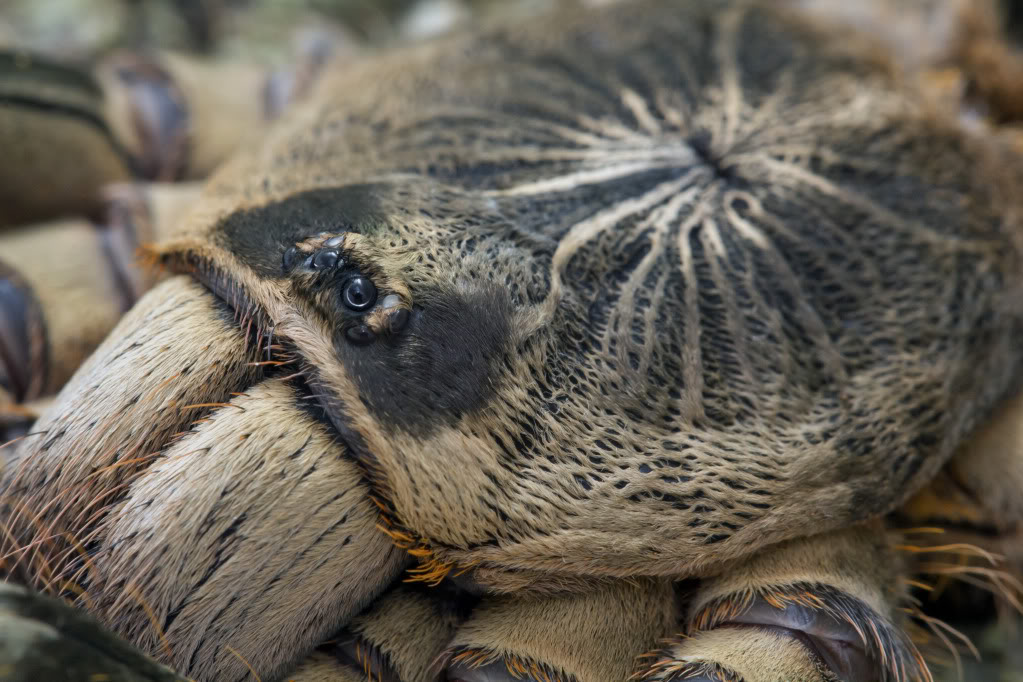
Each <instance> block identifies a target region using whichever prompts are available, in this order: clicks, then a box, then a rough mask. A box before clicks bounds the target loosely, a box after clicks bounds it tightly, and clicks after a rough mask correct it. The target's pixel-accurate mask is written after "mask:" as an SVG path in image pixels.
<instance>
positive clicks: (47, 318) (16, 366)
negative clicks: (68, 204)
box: [0, 184, 199, 412]
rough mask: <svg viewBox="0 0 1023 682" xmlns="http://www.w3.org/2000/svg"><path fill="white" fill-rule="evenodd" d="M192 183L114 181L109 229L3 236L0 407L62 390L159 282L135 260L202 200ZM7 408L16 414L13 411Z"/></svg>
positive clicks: (67, 227) (42, 227) (37, 228)
mask: <svg viewBox="0 0 1023 682" xmlns="http://www.w3.org/2000/svg"><path fill="white" fill-rule="evenodd" d="M198 192H199V188H198V186H197V185H194V184H184V185H180V186H179V185H132V184H124V185H111V186H109V187H108V188H107V189H106V192H105V194H106V200H105V209H104V213H105V216H106V219H105V220H104V223H103V224H99V225H97V224H93V223H90V222H89V221H87V220H84V219H81V220H64V221H59V222H52V223H41V224H35V225H26V226H23V227H21V228H19V229H16V230H10V231H7V232H4V233H2V234H0V391H3V392H5V393H6V394H7V396H6V398H4V397H3V395H2V394H0V404H6V405H10V404H11V403H23V402H26V401H32V400H36V399H38V398H40V397H42V396H48V395H52V394H54V393H56V391H58V390H60V388H61V387H62V386H63V385H64V383H65V382H66V381H67V380H68V379H69V378H70V377H71V375H72V374H73V373H74V372H75V370H77V369H78V366H79V365H80V364H81V363H82V362H83V361H84V360H85V358H86V357H88V356H89V355H90V354H91V353H92V352H93V351H94V350H95V349H96V347H97V346H98V345H99V343H100V341H102V340H103V338H104V337H105V336H106V335H107V334H108V333H109V332H110V330H111V329H113V327H114V325H115V324H116V323H117V321H118V320H119V319H120V317H121V315H122V314H124V312H125V311H127V310H128V308H130V307H131V306H132V305H133V304H134V303H135V301H136V300H137V299H138V298H139V297H140V296H141V295H142V294H143V293H145V292H146V291H147V290H148V289H149V288H150V287H152V285H153V284H154V283H155V280H156V276H155V273H153V272H151V271H149V270H148V269H146V268H144V267H143V266H141V265H140V264H139V262H138V260H137V256H138V250H139V247H140V246H141V245H142V244H145V243H148V242H152V241H155V240H158V239H160V238H162V237H165V236H166V235H167V233H168V232H169V231H170V230H171V229H172V228H173V226H174V225H175V224H176V222H177V220H178V219H179V218H180V216H181V215H182V213H183V212H184V211H185V210H187V208H188V207H189V206H191V204H192V203H193V201H194V200H195V198H196V197H197V196H198ZM6 411H8V412H9V411H10V408H8V409H7V410H6Z"/></svg>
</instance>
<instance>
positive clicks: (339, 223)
mask: <svg viewBox="0 0 1023 682" xmlns="http://www.w3.org/2000/svg"><path fill="white" fill-rule="evenodd" d="M382 187H384V185H382V184H360V185H348V186H346V187H334V188H329V189H315V190H309V191H306V192H300V193H298V194H295V195H292V196H290V197H288V198H287V199H284V200H282V201H278V202H274V203H272V204H267V205H266V206H261V207H259V208H252V209H248V210H244V211H239V212H237V213H233V214H231V215H230V216H228V217H227V218H225V219H224V220H223V221H221V222H220V224H219V225H217V227H216V228H215V229H214V238H215V239H218V240H219V241H221V242H222V244H223V246H224V247H225V248H226V249H227V250H229V251H230V252H231V253H233V254H234V255H235V257H236V258H238V259H239V260H240V261H241V262H242V263H244V264H245V265H247V266H248V267H250V268H252V270H253V271H254V272H255V273H256V274H257V275H259V276H261V277H266V278H277V277H280V276H281V264H282V263H283V262H284V254H285V251H286V250H287V249H288V248H289V247H291V246H294V245H295V243H297V242H300V241H302V240H303V239H305V238H307V237H309V236H310V235H314V234H317V233H319V232H345V231H348V232H358V233H362V234H365V233H366V232H368V231H370V230H372V229H373V228H374V226H375V225H377V224H379V223H381V222H383V220H384V219H385V215H384V213H383V211H382V210H381V208H380V204H379V202H378V201H377V198H376V196H375V194H376V193H377V192H378V191H379V189H380V188H382Z"/></svg>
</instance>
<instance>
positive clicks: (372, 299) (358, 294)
mask: <svg viewBox="0 0 1023 682" xmlns="http://www.w3.org/2000/svg"><path fill="white" fill-rule="evenodd" d="M341 300H342V301H344V304H345V305H346V306H348V307H349V308H351V309H352V310H354V311H356V312H362V311H364V310H368V309H369V308H371V307H373V304H374V303H376V302H377V288H376V285H374V284H373V282H371V281H370V280H369V279H367V278H365V277H362V276H361V275H356V276H355V277H352V278H351V279H350V280H348V281H347V282H345V287H344V289H342V290H341Z"/></svg>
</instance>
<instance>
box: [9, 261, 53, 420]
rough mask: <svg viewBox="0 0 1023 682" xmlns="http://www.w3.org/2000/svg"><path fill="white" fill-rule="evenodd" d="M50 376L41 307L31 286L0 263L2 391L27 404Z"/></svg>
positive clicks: (39, 393)
mask: <svg viewBox="0 0 1023 682" xmlns="http://www.w3.org/2000/svg"><path fill="white" fill-rule="evenodd" d="M48 375H49V343H48V339H47V333H46V321H45V318H44V317H43V309H42V306H41V305H40V304H39V300H38V299H37V298H36V296H35V293H34V292H33V291H32V287H31V286H29V284H28V282H26V281H25V279H24V278H23V277H22V276H21V275H20V274H18V272H17V271H16V270H14V269H13V268H11V267H9V266H7V265H5V264H4V263H3V262H0V388H2V389H3V390H5V391H7V392H9V393H10V394H11V395H12V396H13V397H14V400H15V401H16V402H25V401H27V400H32V399H35V398H38V397H39V396H40V395H42V391H43V389H44V388H45V386H46V381H47V377H48Z"/></svg>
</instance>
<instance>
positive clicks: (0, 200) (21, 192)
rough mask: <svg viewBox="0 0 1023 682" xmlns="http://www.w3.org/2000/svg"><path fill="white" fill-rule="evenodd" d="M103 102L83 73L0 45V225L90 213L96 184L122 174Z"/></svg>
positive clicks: (122, 158) (125, 168) (125, 175)
mask: <svg viewBox="0 0 1023 682" xmlns="http://www.w3.org/2000/svg"><path fill="white" fill-rule="evenodd" d="M102 102H103V97H102V92H101V90H100V88H99V86H98V85H97V83H96V82H95V81H94V80H93V78H92V77H91V76H90V75H89V74H88V73H86V72H84V71H79V70H76V69H73V68H70V67H67V66H62V65H58V64H55V63H51V62H48V61H47V60H45V59H41V58H39V57H36V56H29V55H26V54H24V53H21V52H8V51H4V50H0V150H3V154H2V158H0V230H2V229H4V228H6V227H10V226H13V225H20V224H23V223H26V222H35V221H44V220H52V219H55V218H58V217H65V216H73V215H94V214H95V213H96V212H97V211H98V210H99V208H100V206H101V203H102V202H101V196H100V189H101V188H102V187H103V186H104V185H106V184H107V183H110V182H120V181H124V180H128V179H129V177H130V170H129V161H128V157H127V155H126V154H125V153H124V151H123V149H122V148H121V146H120V144H119V142H118V141H117V139H116V137H115V135H114V134H113V131H112V130H111V129H110V127H109V126H108V124H107V120H106V118H105V117H104V115H103V111H102ZM0 253H3V254H4V256H6V255H7V253H6V251H5V250H0Z"/></svg>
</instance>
